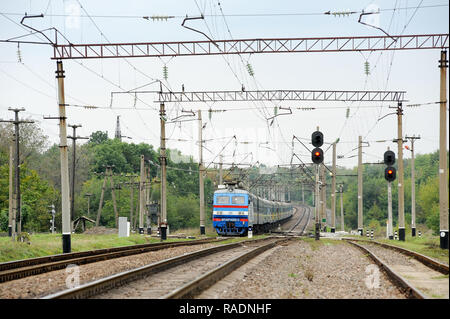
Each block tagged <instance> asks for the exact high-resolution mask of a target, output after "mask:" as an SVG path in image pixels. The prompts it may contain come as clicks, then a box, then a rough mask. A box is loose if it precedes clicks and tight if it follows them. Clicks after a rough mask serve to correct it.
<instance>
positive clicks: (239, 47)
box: [52, 34, 449, 60]
mask: <svg viewBox="0 0 450 319" xmlns="http://www.w3.org/2000/svg"><path fill="white" fill-rule="evenodd" d="M448 37H449V35H448V34H425V35H393V36H359V37H321V38H268V39H237V40H214V41H177V42H147V43H108V44H106V43H103V44H100V43H95V44H73V43H69V44H54V45H53V57H52V59H57V60H61V59H95V58H133V57H165V56H167V57H172V56H195V55H219V54H252V53H293V52H346V51H386V50H418V49H445V48H448V47H449V44H448Z"/></svg>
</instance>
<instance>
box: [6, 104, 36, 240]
mask: <svg viewBox="0 0 450 319" xmlns="http://www.w3.org/2000/svg"><path fill="white" fill-rule="evenodd" d="M8 110H9V111H13V112H14V120H2V119H0V122H3V123H13V124H14V140H15V153H16V155H15V157H14V166H15V170H14V180H15V190H14V195H15V196H13V202H14V208H15V209H14V210H15V213H14V212H12V213H13V215H14V216H15V219H16V223H17V233H19V234H20V233H21V232H22V216H21V212H22V210H21V208H20V206H21V205H22V201H21V196H20V158H19V140H20V134H19V124H23V123H34V122H33V121H26V120H19V112H22V111H25V109H24V108H20V109H12V108H8ZM10 163H11V161H10ZM10 171H11V169H10ZM16 215H17V216H16ZM12 226H13V225H12V219H11V229H12ZM14 232H15V229H14V230H13V231H11V236H12V234H13V233H14Z"/></svg>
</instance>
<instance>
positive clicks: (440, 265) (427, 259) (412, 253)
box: [342, 238, 449, 275]
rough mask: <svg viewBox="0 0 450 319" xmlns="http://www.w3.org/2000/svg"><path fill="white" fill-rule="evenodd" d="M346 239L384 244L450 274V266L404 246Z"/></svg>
mask: <svg viewBox="0 0 450 319" xmlns="http://www.w3.org/2000/svg"><path fill="white" fill-rule="evenodd" d="M342 239H344V240H348V241H359V242H367V243H370V244H376V245H379V246H382V247H384V248H387V249H391V250H395V251H397V252H399V253H401V254H404V255H406V256H410V257H413V258H414V259H416V260H417V261H419V262H421V263H422V264H424V265H425V266H427V267H430V268H432V269H434V270H436V271H439V272H440V273H442V274H444V275H448V274H449V266H448V265H446V264H444V263H441V262H440V261H437V260H436V259H433V258H431V257H428V256H425V255H422V254H419V253H418V252H415V251H412V250H409V249H406V248H402V247H398V246H394V245H389V244H385V243H380V242H377V241H367V240H360V239H356V238H355V239H354V238H342Z"/></svg>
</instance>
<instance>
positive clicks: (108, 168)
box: [95, 165, 119, 228]
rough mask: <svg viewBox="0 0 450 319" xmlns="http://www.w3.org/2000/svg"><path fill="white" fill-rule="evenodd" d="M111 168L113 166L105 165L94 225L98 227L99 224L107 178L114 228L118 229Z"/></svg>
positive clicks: (117, 214) (117, 213)
mask: <svg viewBox="0 0 450 319" xmlns="http://www.w3.org/2000/svg"><path fill="white" fill-rule="evenodd" d="M113 167H114V165H106V168H105V178H104V179H103V185H102V192H101V194H100V203H99V207H98V213H97V220H96V223H95V225H96V226H98V225H99V223H100V215H101V214H102V207H103V198H104V196H105V189H106V181H107V179H108V178H109V187H110V188H111V197H112V201H113V208H114V217H115V227H116V228H118V227H119V212H118V211H117V203H116V193H115V192H114V189H115V186H114V180H113V173H112V168H113Z"/></svg>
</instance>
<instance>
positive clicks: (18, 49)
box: [17, 45, 22, 63]
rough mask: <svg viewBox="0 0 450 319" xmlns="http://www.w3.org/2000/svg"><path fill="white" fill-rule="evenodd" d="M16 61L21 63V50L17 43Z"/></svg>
mask: <svg viewBox="0 0 450 319" xmlns="http://www.w3.org/2000/svg"><path fill="white" fill-rule="evenodd" d="M17 62H19V63H22V52H20V47H19V45H17Z"/></svg>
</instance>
